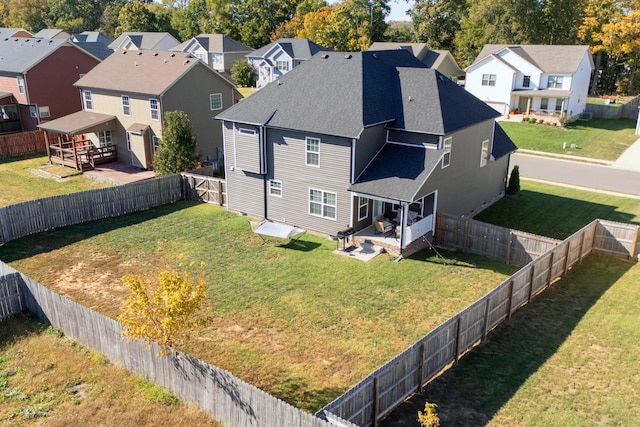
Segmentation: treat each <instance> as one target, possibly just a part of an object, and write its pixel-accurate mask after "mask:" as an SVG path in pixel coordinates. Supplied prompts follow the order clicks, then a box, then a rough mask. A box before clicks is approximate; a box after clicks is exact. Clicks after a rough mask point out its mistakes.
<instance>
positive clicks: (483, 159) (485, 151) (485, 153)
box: [480, 139, 489, 167]
mask: <svg viewBox="0 0 640 427" xmlns="http://www.w3.org/2000/svg"><path fill="white" fill-rule="evenodd" d="M488 159H489V140H488V139H486V140H484V141H482V153H481V154H480V167H483V166H485V165H486V164H487V160H488Z"/></svg>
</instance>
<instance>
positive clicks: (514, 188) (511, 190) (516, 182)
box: [507, 165, 520, 195]
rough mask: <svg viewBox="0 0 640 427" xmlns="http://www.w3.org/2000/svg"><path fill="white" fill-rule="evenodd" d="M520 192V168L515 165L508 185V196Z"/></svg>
mask: <svg viewBox="0 0 640 427" xmlns="http://www.w3.org/2000/svg"><path fill="white" fill-rule="evenodd" d="M519 192H520V167H519V166H518V165H515V166H514V167H513V169H512V170H511V175H510V176H509V182H508V184H507V194H509V195H514V194H518V193H519Z"/></svg>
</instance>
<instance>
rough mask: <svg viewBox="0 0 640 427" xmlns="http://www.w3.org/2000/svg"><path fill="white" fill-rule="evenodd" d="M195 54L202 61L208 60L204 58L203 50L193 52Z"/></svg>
mask: <svg viewBox="0 0 640 427" xmlns="http://www.w3.org/2000/svg"><path fill="white" fill-rule="evenodd" d="M193 56H195V57H196V58H198V59H199V60H200V61H202V62H206V61H205V60H204V53H203V52H195V53H194V54H193Z"/></svg>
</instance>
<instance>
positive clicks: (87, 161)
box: [47, 139, 118, 172]
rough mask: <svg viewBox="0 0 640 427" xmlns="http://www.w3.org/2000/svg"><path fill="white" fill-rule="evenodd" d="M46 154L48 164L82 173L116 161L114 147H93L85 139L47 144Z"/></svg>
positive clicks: (116, 154) (116, 155)
mask: <svg viewBox="0 0 640 427" xmlns="http://www.w3.org/2000/svg"><path fill="white" fill-rule="evenodd" d="M47 152H48V155H49V161H50V162H52V163H57V164H59V165H65V166H70V167H72V168H75V169H77V170H79V171H83V172H84V171H86V170H92V169H95V167H96V165H99V164H102V163H109V162H115V161H116V160H118V153H117V151H116V146H115V145H109V146H106V147H95V146H94V145H93V143H92V142H91V141H90V140H87V139H81V140H72V141H62V140H60V141H57V142H49V143H48V145H47Z"/></svg>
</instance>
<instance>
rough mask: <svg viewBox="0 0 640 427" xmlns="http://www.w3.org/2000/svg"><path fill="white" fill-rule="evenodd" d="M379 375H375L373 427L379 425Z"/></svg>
mask: <svg viewBox="0 0 640 427" xmlns="http://www.w3.org/2000/svg"><path fill="white" fill-rule="evenodd" d="M378 393H379V390H378V377H373V404H372V405H371V407H372V410H373V427H378Z"/></svg>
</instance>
